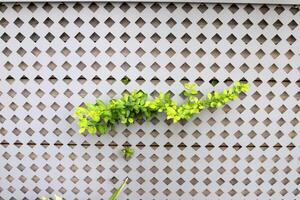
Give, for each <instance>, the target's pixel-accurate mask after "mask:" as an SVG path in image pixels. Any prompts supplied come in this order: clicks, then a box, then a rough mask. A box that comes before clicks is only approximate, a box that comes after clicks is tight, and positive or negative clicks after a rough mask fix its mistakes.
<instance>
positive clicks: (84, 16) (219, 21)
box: [0, 3, 300, 200]
mask: <svg viewBox="0 0 300 200" xmlns="http://www.w3.org/2000/svg"><path fill="white" fill-rule="evenodd" d="M299 19H300V12H299V8H298V7H294V6H291V5H286V6H280V5H246V4H240V5H239V4H237V5H236V4H196V3H195V4H189V3H186V4H181V3H176V4H172V3H113V4H111V3H66V4H59V3H51V4H49V3H22V4H11V3H6V4H1V5H0V49H1V53H0V67H1V73H0V98H1V101H0V123H1V127H0V135H1V137H0V139H1V141H0V142H1V145H0V155H1V160H0V199H5V200H7V199H18V200H19V199H29V200H32V199H35V198H37V197H40V196H42V195H47V196H50V195H53V194H59V195H61V196H64V197H65V198H66V199H68V200H69V199H75V198H76V199H80V200H83V199H101V198H103V199H107V198H108V196H109V195H110V194H111V191H112V189H113V187H114V186H115V185H119V184H120V181H121V180H123V179H124V178H125V177H126V176H129V178H130V181H129V183H128V185H127V187H126V189H125V191H124V193H123V194H122V195H121V198H120V199H132V200H133V199H143V200H147V199H158V200H161V199H170V200H171V199H172V200H175V199H218V198H222V199H262V200H265V199H287V200H290V199H299V198H300V197H299V193H300V191H299V183H300V178H299V173H300V161H299V159H300V157H299V155H300V151H299V150H300V141H299V139H300V138H299V137H300V136H299V130H300V125H299V118H300V117H299V110H300V108H299V97H300V94H299V83H300V80H299V77H300V76H299V75H300V72H299V70H300V69H299V63H300V59H299V49H300V45H299V41H300V28H299V23H300V20H299ZM125 78H128V79H129V80H130V82H129V83H128V84H127V85H126V84H125V81H124V79H125ZM122 80H123V81H122ZM237 80H242V81H248V82H249V83H250V84H251V90H250V91H249V92H248V93H247V94H246V95H241V96H240V99H239V100H237V101H234V102H231V103H229V104H228V105H227V106H225V107H223V108H222V109H218V110H206V111H203V112H202V113H201V114H199V115H197V117H195V118H194V119H192V120H191V121H189V122H187V123H181V124H168V123H167V122H165V121H163V120H162V119H163V118H162V117H159V118H155V119H153V120H151V122H144V123H143V122H140V123H136V124H135V125H134V126H130V127H124V126H118V127H117V129H116V131H111V132H110V133H109V134H107V135H105V136H102V137H91V136H83V135H79V134H78V133H77V132H78V127H77V126H76V122H75V121H74V118H73V117H72V116H71V114H72V112H73V111H74V107H75V106H78V105H80V104H81V103H82V102H94V101H95V100H96V99H97V98H101V99H103V100H105V101H108V100H109V99H110V98H111V97H119V96H120V95H121V93H123V92H124V91H125V90H129V91H131V90H133V89H143V90H144V91H145V92H148V93H151V94H152V95H155V94H156V93H157V92H159V91H162V92H166V91H168V90H170V91H171V92H172V93H173V94H174V97H175V98H176V99H177V100H182V99H181V97H180V93H181V92H182V90H183V85H182V84H183V83H185V82H196V83H197V84H198V85H199V87H198V88H199V90H200V91H201V93H202V94H206V93H207V92H209V91H212V90H221V89H224V88H227V87H229V86H230V85H231V84H232V82H233V81H237ZM123 82H124V83H123ZM127 144H130V145H132V146H134V148H135V151H136V153H135V156H134V157H133V158H132V159H130V160H129V161H125V160H124V159H123V158H122V157H121V155H120V150H121V149H122V145H127Z"/></svg>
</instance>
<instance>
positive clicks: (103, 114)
mask: <svg viewBox="0 0 300 200" xmlns="http://www.w3.org/2000/svg"><path fill="white" fill-rule="evenodd" d="M184 87H185V91H184V92H183V95H184V96H185V97H186V100H185V102H184V103H182V104H181V105H178V103H177V102H176V101H174V100H172V98H171V96H170V93H165V94H164V93H160V95H159V96H158V97H155V98H154V99H149V98H148V94H146V93H145V92H143V91H133V92H132V93H129V94H128V93H126V94H124V95H123V96H122V97H121V98H120V99H111V100H110V101H109V103H108V104H105V103H104V102H103V101H101V100H97V102H96V103H95V104H91V103H86V104H85V105H84V106H83V107H77V108H76V111H75V113H74V116H75V117H77V118H78V125H79V127H80V129H79V132H80V133H83V132H85V131H86V130H87V131H88V132H89V133H90V134H92V135H95V134H96V133H100V134H105V133H106V132H107V131H108V130H109V129H113V128H114V127H115V126H116V125H117V124H118V123H121V124H125V125H127V126H128V125H130V124H133V123H134V121H135V120H137V119H146V120H149V119H151V118H152V117H153V116H155V115H157V114H158V113H165V115H166V118H167V119H168V120H172V121H173V122H174V123H176V122H178V121H180V120H188V119H190V118H192V117H193V116H194V115H195V114H197V113H199V112H201V111H202V110H203V109H205V108H218V107H221V106H223V105H224V104H226V103H228V102H229V101H232V100H235V99H236V98H238V95H239V93H241V92H247V91H248V89H249V85H248V84H244V83H240V82H236V83H235V84H234V86H233V87H231V88H229V89H225V90H223V91H222V92H211V93H208V94H207V96H206V97H205V98H204V99H199V98H197V97H196V96H197V94H198V91H197V90H196V84H185V85H184Z"/></svg>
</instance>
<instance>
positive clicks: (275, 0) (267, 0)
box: [0, 0, 300, 5]
mask: <svg viewBox="0 0 300 200" xmlns="http://www.w3.org/2000/svg"><path fill="white" fill-rule="evenodd" d="M5 2H15V1H13V0H2V1H1V2H0V3H5ZM20 2H123V1H120V0H110V1H104V0H96V1H90V0H64V1H60V0H47V1H40V0H33V1H29V0H19V1H18V2H17V3H20ZM125 2H174V3H179V2H181V3H185V2H190V3H241V4H248V3H249V4H282V5H284V4H292V5H300V0H204V1H203V0H202V1H199V0H187V1H185V0H173V1H170V0H126V1H125Z"/></svg>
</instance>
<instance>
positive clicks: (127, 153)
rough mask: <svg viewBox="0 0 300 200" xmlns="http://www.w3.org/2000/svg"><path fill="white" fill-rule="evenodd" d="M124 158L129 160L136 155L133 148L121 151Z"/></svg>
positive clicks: (125, 148)
mask: <svg viewBox="0 0 300 200" xmlns="http://www.w3.org/2000/svg"><path fill="white" fill-rule="evenodd" d="M121 152H122V154H123V156H124V158H125V159H127V158H131V157H132V156H133V154H134V149H132V148H131V147H124V148H123V149H122V150H121Z"/></svg>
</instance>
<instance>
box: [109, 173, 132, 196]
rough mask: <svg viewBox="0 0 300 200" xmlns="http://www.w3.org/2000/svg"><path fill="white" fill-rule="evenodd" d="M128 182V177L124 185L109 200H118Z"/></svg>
mask: <svg viewBox="0 0 300 200" xmlns="http://www.w3.org/2000/svg"><path fill="white" fill-rule="evenodd" d="M127 181H128V177H126V178H125V180H124V181H123V183H122V185H121V186H120V187H119V188H118V189H117V190H116V191H115V192H114V193H113V194H112V196H111V197H110V198H109V200H117V198H118V197H119V195H120V193H121V192H122V190H123V189H124V187H125V185H126V183H127Z"/></svg>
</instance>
